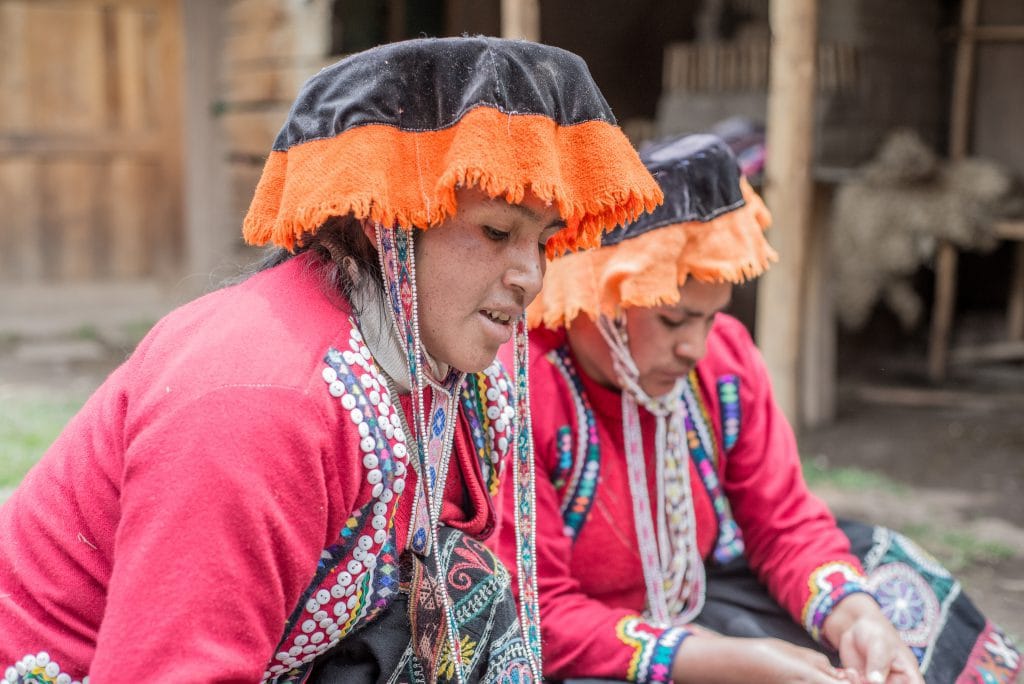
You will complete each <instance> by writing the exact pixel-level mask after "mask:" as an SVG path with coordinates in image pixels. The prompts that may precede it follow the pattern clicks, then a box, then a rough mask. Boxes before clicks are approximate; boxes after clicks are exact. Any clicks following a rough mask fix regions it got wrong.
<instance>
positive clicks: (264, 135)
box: [221, 105, 288, 159]
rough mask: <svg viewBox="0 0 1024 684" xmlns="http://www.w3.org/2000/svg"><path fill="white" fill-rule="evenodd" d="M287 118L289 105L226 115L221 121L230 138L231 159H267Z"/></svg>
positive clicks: (229, 150) (228, 140)
mask: <svg viewBox="0 0 1024 684" xmlns="http://www.w3.org/2000/svg"><path fill="white" fill-rule="evenodd" d="M287 117H288V107H287V106H286V105H277V106H273V107H269V108H267V109H259V110H253V111H238V112H231V111H229V112H226V113H225V114H224V115H223V116H222V117H221V125H222V126H223V130H224V134H225V136H226V138H227V144H228V145H227V146H228V152H229V155H230V156H232V157H237V156H244V157H251V158H254V159H256V158H258V159H263V158H265V157H266V156H267V155H268V154H269V153H270V148H271V146H272V145H273V143H274V139H275V138H276V137H277V134H278V132H279V131H280V130H281V126H282V125H283V124H284V122H285V119H287Z"/></svg>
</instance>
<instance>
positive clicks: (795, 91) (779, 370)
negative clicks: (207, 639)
mask: <svg viewBox="0 0 1024 684" xmlns="http://www.w3.org/2000/svg"><path fill="white" fill-rule="evenodd" d="M770 21H771V30H772V37H773V41H772V51H771V64H770V79H769V80H770V82H769V93H768V130H767V142H766V144H767V146H768V149H769V150H771V154H769V156H768V162H767V166H766V169H765V201H766V202H767V204H768V206H769V207H770V208H771V210H772V214H773V217H774V219H773V228H772V229H771V231H770V232H769V239H770V240H771V242H772V244H773V245H774V246H775V248H776V249H777V250H778V251H779V254H780V256H781V260H780V262H779V264H778V265H776V266H775V267H773V268H772V269H770V270H769V271H768V272H767V273H766V274H765V275H764V276H762V277H761V279H760V283H759V285H758V307H757V322H756V330H757V340H758V344H759V345H760V346H761V350H762V352H763V354H764V358H765V362H766V364H767V366H768V372H769V374H770V375H771V378H772V381H773V382H774V384H775V395H776V401H777V402H778V404H779V406H780V407H781V408H782V411H783V412H784V413H785V414H786V416H787V417H788V418H789V420H790V422H791V423H792V424H793V426H794V427H795V428H799V427H800V426H801V423H802V422H803V421H802V416H801V415H800V406H801V403H800V397H799V396H798V395H799V387H800V374H801V371H800V367H801V365H800V364H801V358H802V353H803V351H804V350H803V349H802V344H801V340H802V325H803V318H804V316H803V314H804V303H805V299H804V285H805V273H806V270H807V265H806V257H805V254H806V252H807V241H808V235H809V232H810V224H811V211H812V203H813V183H812V180H811V163H812V159H813V145H814V83H815V67H816V59H815V50H816V46H817V34H818V2H817V0H772V3H771V8H770Z"/></svg>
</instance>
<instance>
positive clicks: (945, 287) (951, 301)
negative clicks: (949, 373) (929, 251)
mask: <svg viewBox="0 0 1024 684" xmlns="http://www.w3.org/2000/svg"><path fill="white" fill-rule="evenodd" d="M959 260H960V257H959V254H958V253H957V251H956V247H954V246H953V245H952V244H950V243H949V242H946V241H945V240H943V241H941V242H940V243H939V244H938V247H936V252H935V302H934V303H933V304H932V322H931V332H930V334H929V340H928V377H929V378H930V379H931V380H932V382H942V381H943V380H945V379H946V366H947V364H948V362H949V338H950V333H951V331H952V329H953V309H954V307H955V306H956V271H957V263H958V262H959Z"/></svg>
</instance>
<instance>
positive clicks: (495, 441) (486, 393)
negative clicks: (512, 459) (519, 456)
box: [462, 361, 515, 497]
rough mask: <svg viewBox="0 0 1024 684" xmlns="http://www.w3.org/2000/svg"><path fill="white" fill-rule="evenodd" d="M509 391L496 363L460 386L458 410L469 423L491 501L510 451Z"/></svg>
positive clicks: (469, 377) (511, 408) (500, 367)
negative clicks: (460, 393)
mask: <svg viewBox="0 0 1024 684" xmlns="http://www.w3.org/2000/svg"><path fill="white" fill-rule="evenodd" d="M509 389H511V385H510V382H509V378H508V374H507V373H506V372H505V369H504V367H502V365H501V363H500V362H498V361H495V362H494V363H492V364H491V365H490V366H488V367H487V368H486V369H485V370H484V371H482V372H480V373H475V374H473V375H467V376H466V379H465V380H463V382H462V410H463V412H464V413H465V414H466V418H468V419H469V427H470V431H471V432H472V435H473V448H474V449H475V450H476V454H477V459H478V460H479V462H480V472H481V473H483V477H484V482H486V483H487V491H488V492H489V493H490V495H491V496H492V497H493V496H495V495H497V493H498V484H499V482H500V480H501V468H502V464H504V463H505V457H506V456H508V454H509V452H510V447H511V444H510V443H509V438H510V436H511V434H512V419H513V418H514V417H515V408H514V407H513V406H512V405H511V404H509V402H508V396H509Z"/></svg>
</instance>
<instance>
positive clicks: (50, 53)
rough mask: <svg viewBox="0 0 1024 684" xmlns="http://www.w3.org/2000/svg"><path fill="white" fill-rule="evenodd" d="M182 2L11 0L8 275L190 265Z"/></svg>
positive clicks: (11, 278)
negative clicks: (185, 220) (184, 194)
mask: <svg viewBox="0 0 1024 684" xmlns="http://www.w3.org/2000/svg"><path fill="white" fill-rule="evenodd" d="M180 45H181V29H180V17H179V14H178V3H177V0H0V103H2V104H0V281H3V282H8V283H18V284H32V283H40V284H42V283H46V284H60V283H64V284H71V283H88V282H102V281H117V280H123V279H148V278H153V277H159V276H167V275H171V274H173V273H174V272H175V271H176V270H177V269H178V268H179V267H180V263H181V258H182V253H183V244H182V242H183V231H182V228H181V214H182V210H181V206H182V200H181V178H180V176H181V153H180V147H181V144H180V143H181V102H180V99H181V97H180V91H181V65H180V61H181V52H180V51H181V47H180Z"/></svg>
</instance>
